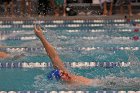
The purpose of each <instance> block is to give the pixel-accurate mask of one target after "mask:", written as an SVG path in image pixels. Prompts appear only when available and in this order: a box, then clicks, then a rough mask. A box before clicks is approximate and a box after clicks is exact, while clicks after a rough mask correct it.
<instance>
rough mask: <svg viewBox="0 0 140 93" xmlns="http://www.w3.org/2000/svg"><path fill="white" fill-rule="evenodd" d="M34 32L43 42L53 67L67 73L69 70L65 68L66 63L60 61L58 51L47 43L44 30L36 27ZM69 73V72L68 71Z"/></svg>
mask: <svg viewBox="0 0 140 93" xmlns="http://www.w3.org/2000/svg"><path fill="white" fill-rule="evenodd" d="M34 32H35V34H36V36H38V38H39V39H40V40H41V42H42V44H43V46H44V48H45V50H46V52H47V54H48V56H49V57H50V59H51V61H52V64H53V67H54V68H56V69H59V70H63V71H67V69H66V68H65V66H64V63H63V62H62V60H61V59H60V57H59V55H58V54H57V52H56V50H55V49H54V47H53V46H52V45H51V44H50V43H49V42H48V41H47V39H46V38H45V36H44V35H43V32H42V29H41V28H40V26H38V27H37V26H35V28H34ZM67 72H68V71H67Z"/></svg>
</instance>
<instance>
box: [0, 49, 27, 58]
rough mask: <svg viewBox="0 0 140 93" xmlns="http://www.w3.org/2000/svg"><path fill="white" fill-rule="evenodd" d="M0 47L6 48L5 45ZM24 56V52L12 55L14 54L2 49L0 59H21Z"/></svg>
mask: <svg viewBox="0 0 140 93" xmlns="http://www.w3.org/2000/svg"><path fill="white" fill-rule="evenodd" d="M0 48H4V46H0ZM23 56H25V55H24V54H23V53H22V54H16V55H12V54H10V53H8V52H5V51H0V59H7V58H12V59H19V58H21V57H23Z"/></svg>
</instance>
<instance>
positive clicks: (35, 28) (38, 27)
mask: <svg viewBox="0 0 140 93" xmlns="http://www.w3.org/2000/svg"><path fill="white" fill-rule="evenodd" d="M34 32H35V34H36V36H38V37H42V36H43V31H42V29H41V27H40V26H35V27H34Z"/></svg>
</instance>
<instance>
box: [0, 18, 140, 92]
mask: <svg viewBox="0 0 140 93" xmlns="http://www.w3.org/2000/svg"><path fill="white" fill-rule="evenodd" d="M35 23H37V24H40V25H41V26H42V28H43V29H44V34H45V36H46V38H47V39H48V40H49V41H50V42H51V43H52V44H53V45H54V47H55V48H56V49H57V51H58V53H59V54H60V57H61V58H62V60H63V61H64V62H65V64H66V66H67V68H68V69H69V70H70V71H71V72H72V73H74V74H76V75H82V76H85V77H88V78H99V79H104V80H105V81H107V82H108V81H114V82H115V84H111V83H109V84H106V85H103V86H100V87H97V86H92V87H82V86H79V87H76V88H75V87H69V86H67V85H66V84H64V83H62V82H56V81H55V80H54V81H49V80H48V79H47V73H48V72H49V71H51V70H52V66H51V63H50V60H49V58H48V57H47V56H46V53H45V51H44V48H43V46H42V44H41V42H40V41H39V39H38V38H37V37H36V36H35V35H34V32H33V27H34V24H35ZM139 23H140V19H138V18H137V19H132V20H125V19H114V20H111V19H110V20H109V19H108V20H103V19H100V20H98V19H95V20H88V19H87V20H33V19H30V20H16V21H13V20H12V21H8V20H4V21H0V34H1V36H0V43H1V47H0V50H1V51H5V52H8V53H10V54H11V57H10V58H7V59H1V60H0V76H1V77H0V90H1V91H22V92H25V91H32V92H33V91H40V92H43V91H48V92H51V91H55V92H52V93H57V92H56V91H61V92H62V93H63V91H69V92H68V93H74V91H81V92H76V93H89V92H90V93H93V91H94V92H97V91H99V92H102V91H108V92H111V93H116V92H117V91H139V90H140V79H139V77H140V68H139V65H140V64H139V59H140V56H139V55H140V52H139V47H140V40H139V36H140V33H139V30H140V27H137V26H135V24H139ZM128 79H129V80H131V81H133V83H132V82H130V81H128ZM59 93H60V92H59Z"/></svg>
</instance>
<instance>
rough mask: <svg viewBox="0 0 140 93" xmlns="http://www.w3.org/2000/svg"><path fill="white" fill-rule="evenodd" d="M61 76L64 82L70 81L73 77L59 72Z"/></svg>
mask: <svg viewBox="0 0 140 93" xmlns="http://www.w3.org/2000/svg"><path fill="white" fill-rule="evenodd" d="M59 73H60V76H61V79H62V80H65V81H69V80H70V79H71V77H70V76H69V74H68V73H66V72H65V71H62V70H59Z"/></svg>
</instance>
